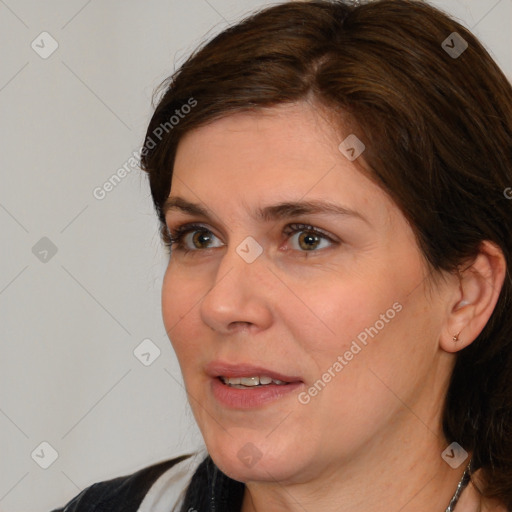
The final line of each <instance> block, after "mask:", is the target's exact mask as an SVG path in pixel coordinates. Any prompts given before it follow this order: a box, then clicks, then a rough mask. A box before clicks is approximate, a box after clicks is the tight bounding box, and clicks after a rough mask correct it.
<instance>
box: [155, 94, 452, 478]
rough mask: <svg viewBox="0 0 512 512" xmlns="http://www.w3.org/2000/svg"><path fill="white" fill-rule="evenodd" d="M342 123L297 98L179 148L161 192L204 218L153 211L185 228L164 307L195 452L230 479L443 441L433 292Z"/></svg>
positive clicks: (401, 222) (441, 305) (439, 292)
mask: <svg viewBox="0 0 512 512" xmlns="http://www.w3.org/2000/svg"><path fill="white" fill-rule="evenodd" d="M349 135H350V133H349V132H347V133H345V134H344V135H342V136H341V137H340V135H339V134H338V133H337V131H336V130H335V129H334V128H333V127H332V125H330V124H328V123H327V121H326V120H325V119H324V118H323V117H322V116H321V115H319V113H318V111H316V110H314V109H313V108H312V107H310V106H308V105H307V104H305V103H299V104H294V105H287V106H279V107H276V108H272V109H269V110H268V111H266V112H265V113H263V112H258V113H237V114H234V115H230V116H228V117H226V118H224V119H221V120H217V121H214V122H212V123H211V124H209V125H207V126H204V127H201V128H199V129H196V130H194V131H191V132H189V133H188V134H187V135H186V136H185V137H184V138H183V139H182V140H181V142H180V144H179V147H178V152H177V156H176V161H175V166H174V175H173V180H172V188H171V193H170V197H171V198H177V197H179V198H181V199H182V200H184V201H187V202H189V203H194V204H195V205H197V206H198V207H200V208H202V209H203V210H205V212H204V213H205V214H206V215H204V214H203V213H200V212H198V211H194V210H192V209H190V208H188V209H187V208H183V203H181V206H182V207H179V206H177V205H175V206H173V207H171V208H169V210H168V212H167V215H166V220H167V224H168V227H169V229H170V230H171V231H175V230H176V229H177V228H178V227H180V226H185V225H187V224H194V225H196V226H195V227H192V228H190V231H189V232H188V234H185V235H184V237H183V238H182V241H181V243H182V247H179V246H176V245H175V246H173V248H172V254H171V258H170V261H169V265H168V268H167V271H166V274H165V278H164V284H163V291H162V308H163V318H164V323H165V327H166V329H167V332H168V334H169V337H170V339H171V341H172V345H173V347H174V349H175V351H176V354H177V357H178V360H179V363H180V366H181V370H182V373H183V377H184V381H185V385H186V388H187V392H188V394H189V401H190V404H191V407H192V410H193V413H194V416H195V418H196V420H197V423H198V425H199V427H200V429H201V432H202V434H203V436H204V439H205V442H206V446H207V448H208V451H209V453H210V455H211V456H212V458H213V460H214V461H215V462H216V464H217V465H218V466H219V467H220V469H221V470H222V471H224V472H225V473H227V474H228V475H229V476H231V477H232V478H235V479H238V480H241V481H246V482H247V481H252V480H254V481H257V480H260V481H262V480H279V481H287V482H295V481H297V482H299V481H305V480H307V479H309V478H311V477H312V476H314V475H319V474H321V473H322V472H324V471H326V472H331V473H332V471H334V468H340V467H342V466H343V464H344V463H346V462H347V461H350V464H357V463H363V462H364V461H365V458H366V457H372V458H373V457H375V455H378V454H379V453H380V454H382V455H383V456H392V455H394V456H397V457H399V456H400V453H397V452H396V450H395V448H396V446H405V444H403V445H400V443H404V436H407V443H409V442H412V443H413V442H414V441H415V439H418V440H419V439H423V440H425V439H429V440H430V441H429V442H434V443H437V442H438V443H439V446H440V447H441V450H442V449H443V448H444V445H443V442H442V441H439V440H438V438H436V436H435V435H432V433H440V428H439V424H438V420H439V413H440V404H441V401H442V396H443V393H444V392H445V388H446V385H447V378H448V375H449V364H450V361H451V360H449V359H448V358H447V357H446V356H447V354H446V353H445V352H442V351H441V350H440V349H439V344H438V340H439V335H440V332H441V330H442V325H443V319H444V316H445V315H446V312H447V308H446V300H445V298H446V297H445V296H446V294H447V292H446V288H441V287H438V288H434V289H433V291H429V289H428V286H427V280H428V275H427V267H426V265H425V263H424V260H423V259H422V256H421V253H420V250H419V249H418V246H417V243H416V241H415V238H414V236H413V232H412V230H411V228H410V226H409V224H408V223H407V221H406V220H405V218H404V216H403V215H402V214H401V212H400V211H399V209H398V208H397V207H396V205H395V204H394V203H393V202H392V201H391V200H390V199H389V197H388V196H387V195H386V194H385V193H384V192H383V191H382V190H381V189H380V188H379V187H378V186H376V185H375V184H374V183H372V182H371V181H370V180H368V179H367V178H366V177H364V175H363V174H362V173H361V172H360V171H359V170H357V168H356V167H355V165H354V162H353V161H351V160H350V159H349V158H347V157H350V158H354V157H355V156H357V152H356V151H357V147H355V146H354V149H355V151H354V152H352V151H350V144H348V143H347V144H348V146H349V147H348V148H345V151H344V152H342V151H341V150H340V149H339V147H338V146H339V145H340V143H341V142H342V141H343V140H344V139H345V138H346V137H347V136H349ZM360 139H363V142H364V134H362V135H360ZM348 141H349V142H350V141H352V144H354V142H353V139H348ZM347 149H348V150H347ZM362 157H364V153H363V156H362ZM283 203H293V204H294V205H295V206H293V207H292V206H290V207H286V208H285V207H278V206H279V205H282V204H283ZM313 203H314V204H315V205H316V206H321V205H324V204H327V203H328V204H329V205H331V206H335V207H337V208H338V209H339V211H334V209H331V210H327V209H324V210H321V209H320V208H318V209H314V208H311V206H312V205H313ZM300 205H303V206H304V207H303V208H301V206H300ZM342 209H345V210H347V211H345V212H343V210H342ZM196 210H197V209H196ZM260 210H264V211H265V213H266V215H258V212H260ZM197 224H199V226H197ZM304 225H305V226H304ZM315 230H317V231H315ZM184 249H188V252H186V251H185V250H184ZM443 286H444V285H443ZM219 377H231V378H232V379H235V380H230V381H228V384H226V383H225V382H223V381H222V380H221V379H220V378H219ZM251 377H263V378H262V379H261V381H262V382H260V386H258V387H255V386H251V385H252V384H257V383H258V382H259V379H254V378H251ZM266 377H269V378H266ZM279 377H281V379H279ZM242 378H245V379H247V380H236V379H242ZM270 378H273V379H274V380H276V379H277V380H282V381H285V382H286V383H275V382H274V380H273V381H272V382H271V383H270V384H267V382H268V381H269V380H270ZM237 382H240V384H238V385H237ZM243 383H245V384H247V385H248V386H247V387H243V388H241V385H242V384H243ZM429 430H430V432H429ZM440 437H441V436H440ZM439 439H440V438H439ZM418 442H420V441H418ZM422 442H423V441H422ZM394 443H395V444H394ZM404 449H405V448H404ZM439 453H440V452H439Z"/></svg>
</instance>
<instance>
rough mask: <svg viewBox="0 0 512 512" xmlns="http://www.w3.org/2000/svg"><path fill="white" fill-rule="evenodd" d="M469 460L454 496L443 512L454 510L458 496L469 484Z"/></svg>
mask: <svg viewBox="0 0 512 512" xmlns="http://www.w3.org/2000/svg"><path fill="white" fill-rule="evenodd" d="M470 473H471V460H470V461H469V464H468V465H467V467H466V469H465V470H464V473H463V475H462V477H461V479H460V480H459V483H458V484H457V489H456V490H455V494H454V495H453V498H452V499H451V500H450V504H449V505H448V507H447V508H446V511H445V512H453V510H455V505H457V502H458V501H459V498H460V495H461V494H462V491H463V490H464V489H465V488H466V486H467V485H468V483H469V480H470V478H471V475H470Z"/></svg>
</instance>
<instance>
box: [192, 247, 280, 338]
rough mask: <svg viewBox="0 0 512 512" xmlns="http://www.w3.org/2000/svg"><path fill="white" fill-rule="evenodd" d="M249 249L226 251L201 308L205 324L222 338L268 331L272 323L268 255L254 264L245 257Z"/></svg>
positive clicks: (271, 287) (270, 277) (261, 255)
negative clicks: (229, 335)
mask: <svg viewBox="0 0 512 512" xmlns="http://www.w3.org/2000/svg"><path fill="white" fill-rule="evenodd" d="M246 247H247V246H244V245H243V244H240V246H238V248H237V247H229V248H228V249H227V250H226V252H225V254H224V256H223V257H222V260H221V262H220V263H219V265H218V266H217V270H216V275H215V280H214V283H213V286H212V287H211V288H210V290H209V291H208V293H207V294H206V295H205V297H204V298H203V300H202V301H201V304H200V315H201V319H202V321H203V322H204V323H205V324H206V325H208V326H209V327H211V328H212V329H214V330H215V331H217V332H218V333H220V334H231V333H233V332H235V331H239V330H242V329H243V330H245V329H250V330H255V331H259V330H264V329H267V328H268V327H269V326H270V325H271V323H272V318H273V312H272V309H273V308H272V304H271V300H272V289H273V287H274V286H275V283H273V282H272V281H273V280H272V273H271V272H270V270H269V269H268V267H267V262H266V259H265V255H264V253H263V254H260V255H259V256H258V257H257V258H256V259H255V260H253V261H251V258H246V256H245V254H244V249H246ZM237 249H238V251H237Z"/></svg>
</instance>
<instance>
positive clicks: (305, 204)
mask: <svg viewBox="0 0 512 512" xmlns="http://www.w3.org/2000/svg"><path fill="white" fill-rule="evenodd" d="M171 210H177V211H181V212H184V213H188V214H191V215H197V216H200V217H205V218H207V219H209V218H210V214H209V213H208V210H207V209H206V208H204V207H202V206H201V205H199V204H197V203H191V202H190V201H187V200H186V199H183V198H182V197H178V196H174V197H169V198H168V199H167V200H166V202H165V203H164V206H163V208H162V213H163V215H164V216H166V215H167V213H168V212H169V211H171ZM315 213H316V214H319V213H324V214H325V213H327V214H336V215H344V216H349V217H354V218H357V219H360V220H362V221H364V222H366V223H367V224H369V222H368V219H366V218H365V217H364V216H363V215H361V214H360V213H359V212H357V211H355V210H352V209H350V208H346V207H344V206H341V205H339V204H336V203H332V202H329V201H324V200H310V201H285V202H282V203H277V204H275V205H270V206H265V207H263V208H257V209H256V210H255V213H254V214H253V217H254V218H255V219H256V220H258V221H263V222H270V221H275V220H281V219H286V218H290V217H298V216H300V215H308V214H315Z"/></svg>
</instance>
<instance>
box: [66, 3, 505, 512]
mask: <svg viewBox="0 0 512 512" xmlns="http://www.w3.org/2000/svg"><path fill="white" fill-rule="evenodd" d="M142 165H143V168H144V170H145V171H147V172H148V175H149V180H150V186H151V193H152V197H153V201H154V204H155V207H156V211H157V213H158V216H159V219H160V221H161V228H162V229H161V232H162V237H163V239H164V241H165V242H166V244H167V245H168V247H169V249H170V252H169V255H170V258H169V265H168V268H167V271H166V274H165V277H164V282H163V288H162V311H163V320H164V324H165V327H166V329H167V332H168V334H169V338H170V340H171V342H172V344H173V347H174V349H175V351H176V354H177V357H178V360H179V363H180V366H181V370H182V373H183V378H184V382H185V385H186V388H187V393H188V397H189V401H190V405H191V407H192V411H193V413H194V416H195V419H196V421H197V423H198V425H199V428H200V430H201V432H202V434H203V437H204V440H205V445H206V449H207V453H205V454H195V455H194V456H193V457H181V458H179V459H173V460H170V461H164V462H162V463H160V464H157V465H155V466H151V467H149V468H144V469H142V470H141V471H139V472H138V473H135V474H134V475H131V476H129V477H120V478H118V479H116V480H113V481H108V482H103V483H100V484H96V485H95V486H92V487H91V488H88V489H86V490H85V491H83V492H82V493H81V494H80V495H79V496H78V497H77V498H75V500H73V501H72V502H71V503H70V504H68V506H67V507H66V508H65V509H63V510H65V511H75V510H76V511H82V510H83V511H85V510H109V511H110V510H123V511H127V510H134V511H135V510H140V511H152V512H159V511H164V510H165V511H169V510H181V511H189V512H190V511H199V512H201V511H214V510H215V511H217V512H220V511H228V510H229V511H243V512H256V511H257V512H260V511H262V510H265V511H267V510H271V511H298V510H301V511H303V510H307V511H315V510H322V511H331V510H336V511H347V512H359V511H363V510H364V511H365V512H368V511H374V512H376V511H386V512H388V511H399V510H405V509H407V510H418V511H439V512H442V511H445V510H446V511H451V510H456V511H457V512H469V511H472V512H473V511H475V512H476V511H490V510H496V511H507V510H512V435H511V434H512V373H511V372H512V317H511V315H510V311H511V301H512V294H511V292H512V289H511V286H512V280H511V274H510V270H509V269H510V266H511V263H512V252H511V251H512V236H511V232H512V226H511V224H512V208H511V206H512V203H511V201H510V197H511V195H512V194H511V192H512V189H511V188H510V187H511V186H512V88H511V86H510V84H509V83H508V82H507V80H506V78H505V77H504V75H503V74H502V72H501V71H500V70H499V68H498V67H497V65H496V64H495V63H494V62H493V60H492V59H491V57H490V56H489V55H488V53H487V52H486V51H485V50H484V48H483V47H482V46H481V44H480V43H479V42H478V41H477V40H476V39H475V37H474V36H473V35H472V34H470V33H469V32H468V31H467V30H466V29H465V28H463V27H462V26H461V25H459V24H458V23H456V22H455V21H453V20H452V19H450V18H449V17H447V16H446V15H445V14H443V13H442V12H440V11H438V10H436V9H434V8H433V7H430V6H429V5H427V4H426V3H423V2H419V1H412V0H376V1H374V2H372V3H368V4H363V5H355V4H348V3H345V2H342V1H335V2H328V1H321V0H318V1H311V2H288V3H284V4H281V5H277V6H274V7H270V8H267V9H265V10H263V11H261V12H259V13H256V14H254V15H253V16H252V17H250V18H248V19H246V20H245V21H243V22H241V23H239V24H238V25H236V26H234V27H231V28H229V29H227V30H225V31H224V32H223V33H221V34H220V35H218V36H217V37H215V38H214V39H213V40H212V41H210V42H209V43H208V44H206V45H205V46H204V47H202V48H200V49H198V50H197V51H196V52H195V54H193V55H192V56H191V57H190V58H189V59H188V61H187V62H186V63H185V64H184V65H183V66H182V67H181V69H180V70H179V71H178V72H177V73H176V74H175V75H174V76H172V77H171V79H170V80H169V81H168V82H167V83H166V84H165V89H164V92H163V95H162V96H161V98H160V101H159V103H158V106H157V108H156V111H155V113H154V115H153V118H152V119H151V122H150V125H149V128H148V131H147V135H146V140H145V144H144V148H143V150H142ZM178 491H182V493H181V495H180V497H179V498H178V500H177V501H176V499H175V498H174V497H175V496H176V494H177V493H178Z"/></svg>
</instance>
